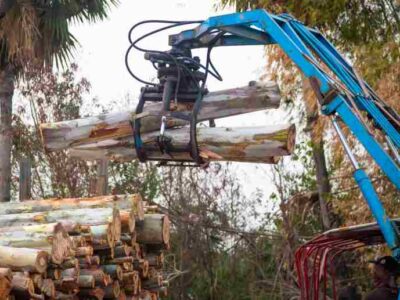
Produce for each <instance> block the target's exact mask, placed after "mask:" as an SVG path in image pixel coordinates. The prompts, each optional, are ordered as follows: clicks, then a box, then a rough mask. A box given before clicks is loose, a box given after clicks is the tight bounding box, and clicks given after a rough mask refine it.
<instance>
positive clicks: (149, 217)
mask: <svg viewBox="0 0 400 300" xmlns="http://www.w3.org/2000/svg"><path fill="white" fill-rule="evenodd" d="M169 230H170V222H169V218H168V216H166V215H162V214H146V215H145V216H144V223H143V226H140V227H139V228H137V241H138V242H139V243H143V244H163V245H169V236H170V232H169Z"/></svg>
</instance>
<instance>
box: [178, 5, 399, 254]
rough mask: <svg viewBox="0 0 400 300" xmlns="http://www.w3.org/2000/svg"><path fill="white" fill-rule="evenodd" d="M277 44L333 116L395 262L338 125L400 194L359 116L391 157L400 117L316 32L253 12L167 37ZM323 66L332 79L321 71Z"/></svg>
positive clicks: (381, 218)
mask: <svg viewBox="0 0 400 300" xmlns="http://www.w3.org/2000/svg"><path fill="white" fill-rule="evenodd" d="M266 44H278V45H279V46H280V47H281V48H282V50H283V51H284V52H285V53H286V54H287V55H288V56H289V57H290V59H291V60H292V61H293V62H294V63H295V64H296V65H297V67H298V68H299V69H300V71H301V72H302V73H303V74H304V75H305V76H306V77H307V78H309V79H310V81H311V83H312V86H313V88H314V91H315V93H316V95H317V97H318V100H319V103H320V104H321V111H322V113H323V114H324V115H327V116H332V122H333V125H334V127H335V129H336V131H337V132H338V134H339V138H340V140H341V142H342V143H343V145H344V147H345V150H346V152H347V154H348V155H349V158H350V160H351V162H352V165H353V167H354V169H355V171H354V179H355V180H356V182H357V184H358V185H359V187H360V189H361V191H362V193H363V195H364V198H365V199H366V201H367V203H368V205H369V207H370V209H371V212H372V214H373V215H374V217H375V219H376V220H377V222H378V224H379V226H380V228H381V230H382V233H383V235H384V237H385V240H386V242H387V244H388V246H389V247H390V249H391V250H392V251H393V254H394V256H396V257H397V258H400V252H399V241H398V235H397V233H396V231H395V229H394V227H393V226H392V224H391V221H390V219H389V218H388V217H387V215H386V213H385V209H384V207H383V205H382V203H381V201H380V200H379V197H378V195H377V194H376V192H375V190H374V188H373V186H372V183H371V180H370V179H369V178H368V176H367V174H366V173H365V171H364V170H363V169H362V168H360V166H359V165H358V163H357V161H356V159H355V158H354V156H353V155H352V152H351V149H350V147H349V146H348V144H347V142H346V139H345V137H344V135H343V133H342V131H341V129H340V127H339V125H338V121H339V120H340V121H342V122H343V123H344V124H346V125H347V127H348V128H349V129H350V130H351V131H352V133H353V135H354V136H355V137H356V138H357V139H358V140H359V141H360V143H361V144H362V145H363V146H364V148H365V149H366V150H367V151H368V153H369V154H370V155H371V156H372V158H373V159H374V160H375V162H376V163H377V164H378V165H379V167H380V168H381V169H382V171H383V172H384V173H385V174H386V176H387V177H388V178H389V179H390V181H391V182H392V183H393V184H394V185H395V186H396V187H397V188H398V189H400V168H399V165H398V162H396V161H395V159H393V158H392V157H391V156H390V155H389V154H388V153H387V152H386V151H385V150H384V149H383V147H382V146H381V145H380V143H379V142H378V141H377V140H376V139H375V137H374V136H373V135H372V134H371V131H370V129H369V128H368V126H367V124H366V123H365V122H364V119H363V115H362V114H361V112H363V113H364V114H365V113H366V115H367V116H368V118H369V119H372V120H373V123H374V124H375V126H376V128H378V129H380V130H382V131H383V132H384V134H385V135H386V138H387V140H388V141H389V142H388V144H389V145H390V146H391V149H392V151H393V152H394V153H396V154H397V153H398V152H397V149H398V148H399V147H400V131H399V128H400V126H399V125H400V118H399V116H398V115H397V114H396V113H395V112H394V111H393V110H392V109H391V108H390V107H388V106H387V105H386V104H385V103H384V102H383V101H382V100H381V99H380V98H379V97H378V96H377V95H376V94H375V92H374V91H373V90H372V89H371V87H370V86H369V85H368V84H367V83H365V82H364V81H363V80H362V79H361V78H360V77H359V75H358V74H357V73H356V71H355V70H354V69H353V67H352V66H351V65H350V64H349V63H348V62H347V61H346V60H345V59H344V58H343V56H342V55H341V54H340V53H339V52H338V51H337V50H336V49H335V47H334V46H333V45H332V44H331V43H330V42H329V41H327V40H326V39H325V38H324V36H323V35H322V34H321V33H320V32H319V31H317V30H315V29H311V28H309V27H307V26H305V25H304V24H302V23H301V22H299V21H298V20H296V19H294V18H293V17H291V16H290V15H287V14H282V15H279V16H276V15H272V14H270V13H268V12H267V11H265V10H253V11H248V12H243V13H234V14H229V15H223V16H216V17H212V18H209V19H208V20H206V21H204V22H203V23H201V24H200V25H199V26H197V27H196V28H194V29H192V30H186V31H183V32H181V33H179V34H176V35H172V36H170V45H171V46H172V47H177V48H182V49H193V48H200V47H209V46H211V45H212V46H234V45H266ZM322 64H324V65H325V66H326V67H328V68H329V69H330V72H331V73H332V74H328V73H327V72H325V71H324V70H323V67H322Z"/></svg>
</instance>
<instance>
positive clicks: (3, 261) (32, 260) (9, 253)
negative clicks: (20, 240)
mask: <svg viewBox="0 0 400 300" xmlns="http://www.w3.org/2000/svg"><path fill="white" fill-rule="evenodd" d="M48 259H49V258H48V254H47V253H46V252H45V251H43V250H38V249H32V248H14V247H5V246H0V267H1V268H9V269H11V270H13V271H26V272H37V273H44V272H45V271H46V269H47V263H48Z"/></svg>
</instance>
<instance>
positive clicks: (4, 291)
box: [0, 268, 13, 299]
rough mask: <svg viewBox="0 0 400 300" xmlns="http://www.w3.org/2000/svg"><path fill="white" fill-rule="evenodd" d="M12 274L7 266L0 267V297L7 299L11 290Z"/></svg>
mask: <svg viewBox="0 0 400 300" xmlns="http://www.w3.org/2000/svg"><path fill="white" fill-rule="evenodd" d="M12 278H13V274H12V272H11V269H9V268H0V299H7V298H8V295H10V292H11V282H12Z"/></svg>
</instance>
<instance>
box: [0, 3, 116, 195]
mask: <svg viewBox="0 0 400 300" xmlns="http://www.w3.org/2000/svg"><path fill="white" fill-rule="evenodd" d="M117 1H118V0H0V202H3V201H9V200H10V181H11V162H10V155H11V145H12V136H13V132H12V126H11V121H12V97H13V94H14V84H15V81H16V80H17V79H19V78H23V76H24V72H26V71H27V70H28V69H29V68H30V67H32V66H35V67H44V66H52V65H53V64H55V65H56V66H60V65H65V64H66V62H67V61H68V60H69V59H70V58H71V56H72V50H73V49H74V48H75V47H76V45H77V44H78V42H77V40H76V39H75V38H74V36H73V35H72V34H71V32H70V31H69V26H70V24H71V22H75V23H79V22H85V21H88V22H96V21H98V20H103V19H104V18H106V17H107V14H108V11H109V9H110V7H111V6H114V5H116V4H117Z"/></svg>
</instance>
